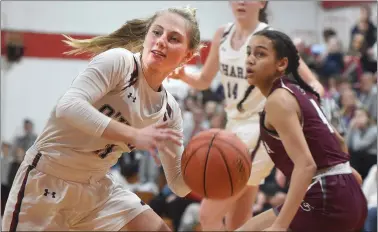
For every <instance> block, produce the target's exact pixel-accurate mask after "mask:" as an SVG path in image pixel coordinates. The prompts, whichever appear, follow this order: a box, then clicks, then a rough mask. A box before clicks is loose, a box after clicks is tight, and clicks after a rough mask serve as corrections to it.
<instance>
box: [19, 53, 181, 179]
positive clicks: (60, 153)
mask: <svg viewBox="0 0 378 232" xmlns="http://www.w3.org/2000/svg"><path fill="white" fill-rule="evenodd" d="M101 56H102V57H104V56H106V57H109V56H110V58H107V59H108V61H109V62H113V61H112V60H114V63H116V62H118V63H123V64H122V65H123V66H124V68H122V69H117V68H116V65H113V66H112V65H109V64H107V66H106V67H107V69H109V73H107V74H104V75H103V76H104V79H102V80H100V81H98V78H97V77H96V76H95V75H93V76H89V75H92V74H91V73H101V72H103V68H98V66H99V65H102V64H100V63H101V62H102V60H100V59H99V58H96V57H95V58H94V60H93V61H92V62H91V64H90V65H89V66H88V68H87V69H86V71H84V74H81V76H83V75H84V76H85V75H86V76H89V78H87V79H84V80H85V81H87V82H92V83H93V84H92V86H94V89H95V90H92V89H90V90H87V89H84V90H86V91H84V93H85V92H88V93H94V94H92V95H91V96H93V98H95V97H96V96H95V95H96V94H97V95H98V94H99V90H103V92H104V94H105V95H104V96H102V97H100V99H99V100H96V101H95V102H93V103H92V105H93V107H94V108H95V109H97V110H98V111H99V112H101V113H102V114H104V115H106V116H108V117H110V118H112V119H114V120H117V121H119V122H122V123H125V124H127V125H131V126H132V127H135V128H143V127H146V126H149V125H152V124H154V123H157V122H162V121H167V120H168V121H169V126H170V127H171V128H175V129H177V130H179V131H182V118H181V111H180V107H179V105H178V103H177V102H176V100H175V99H174V97H173V96H172V95H171V94H169V93H168V92H167V91H166V90H165V89H164V88H163V89H162V90H161V91H159V92H156V91H154V90H153V89H151V87H150V86H149V85H148V83H147V82H146V80H145V78H144V76H143V72H142V70H141V64H140V55H139V54H132V53H131V52H129V51H127V50H125V49H121V48H117V49H111V50H109V51H107V52H105V53H102V54H100V55H99V57H101ZM112 56H113V57H112ZM102 66H104V65H102ZM109 66H110V67H109ZM93 70H94V72H93ZM96 75H98V74H96ZM112 75H114V76H117V77H114V76H113V77H110V76H112ZM70 89H73V88H72V87H71V88H70ZM84 93H83V94H84ZM56 109H57V108H55V109H54V110H53V112H52V113H51V115H50V118H49V120H48V123H47V125H46V127H45V128H44V130H43V132H42V133H41V135H40V136H39V137H38V139H37V141H36V142H35V144H34V145H33V146H32V147H31V148H30V149H29V150H28V152H27V156H26V159H28V160H29V161H30V160H32V159H33V158H34V156H35V154H36V153H37V152H40V153H42V154H43V155H42V157H41V161H43V160H44V161H46V162H50V163H52V164H56V165H60V166H64V167H69V168H70V169H73V170H81V171H89V172H90V171H96V172H98V171H107V170H109V168H110V167H111V166H113V165H114V164H115V163H116V162H117V160H118V158H119V157H120V155H121V154H122V153H123V152H128V151H130V149H132V146H131V145H129V144H126V143H121V142H116V141H111V140H107V139H105V138H103V137H101V134H102V132H100V133H97V132H96V133H97V134H96V133H93V134H89V133H86V132H85V131H83V130H80V129H79V128H77V126H78V125H76V127H75V126H74V125H72V124H70V123H69V122H67V121H65V120H62V119H61V118H57V116H56ZM96 112H97V111H96ZM91 115H93V114H91ZM91 115H85V116H83V118H89V117H91ZM101 116H102V115H101ZM106 118H107V117H106ZM89 126H91V124H90V125H89ZM93 127H95V125H93ZM175 146H176V145H175ZM176 147H177V148H174V149H173V150H172V151H175V152H177V156H178V157H181V152H182V151H183V147H181V148H180V147H179V146H176ZM162 161H163V162H164V160H162ZM68 171H69V170H68Z"/></svg>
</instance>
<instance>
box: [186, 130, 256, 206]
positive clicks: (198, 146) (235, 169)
mask: <svg viewBox="0 0 378 232" xmlns="http://www.w3.org/2000/svg"><path fill="white" fill-rule="evenodd" d="M181 168H182V172H183V176H184V181H185V182H186V184H187V185H188V186H189V187H190V188H191V189H192V191H193V192H195V193H197V194H199V195H201V196H202V197H204V198H208V199H225V198H228V197H231V196H233V195H235V194H237V193H239V192H240V191H241V190H242V189H243V188H244V187H245V185H246V184H247V181H248V179H249V176H250V174H251V157H250V154H249V152H248V148H247V146H246V145H245V144H244V143H243V142H242V141H241V140H240V139H239V138H238V137H237V136H236V135H235V134H233V133H231V132H227V131H225V130H220V129H210V130H206V131H203V132H200V133H199V134H197V135H196V136H194V137H193V138H192V139H191V140H190V142H189V143H188V145H187V146H186V148H185V151H184V153H183V156H182V159H181Z"/></svg>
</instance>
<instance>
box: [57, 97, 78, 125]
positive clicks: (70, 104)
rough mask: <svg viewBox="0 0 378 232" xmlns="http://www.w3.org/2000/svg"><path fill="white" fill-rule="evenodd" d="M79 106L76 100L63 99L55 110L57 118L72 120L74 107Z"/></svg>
mask: <svg viewBox="0 0 378 232" xmlns="http://www.w3.org/2000/svg"><path fill="white" fill-rule="evenodd" d="M75 104H78V102H77V101H75V100H74V99H70V98H66V97H62V98H61V99H60V100H59V101H58V104H57V105H56V108H55V117H56V118H59V119H68V120H69V119H71V118H72V115H73V114H72V110H73V108H74V105H75Z"/></svg>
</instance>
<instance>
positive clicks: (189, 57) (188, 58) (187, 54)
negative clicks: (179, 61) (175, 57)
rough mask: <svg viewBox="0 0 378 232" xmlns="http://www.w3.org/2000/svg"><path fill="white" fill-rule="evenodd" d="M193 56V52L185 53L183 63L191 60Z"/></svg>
mask: <svg viewBox="0 0 378 232" xmlns="http://www.w3.org/2000/svg"><path fill="white" fill-rule="evenodd" d="M193 55H194V51H193V50H188V52H187V53H186V55H185V57H184V60H183V63H187V62H188V61H189V60H191V59H192V58H193Z"/></svg>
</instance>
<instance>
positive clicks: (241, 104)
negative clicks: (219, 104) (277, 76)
mask: <svg viewBox="0 0 378 232" xmlns="http://www.w3.org/2000/svg"><path fill="white" fill-rule="evenodd" d="M254 88H255V86H254V85H250V86H248V88H247V90H246V91H245V93H244V97H243V99H241V100H240V102H239V103H238V104H237V106H236V108H237V109H238V111H239V112H243V111H244V109H243V103H244V102H245V101H246V100H247V98H248V96H249V95H250V94H251V92H252V90H253V89H254Z"/></svg>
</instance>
